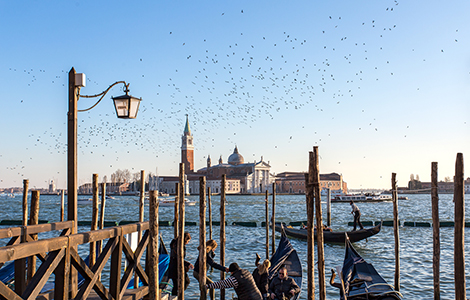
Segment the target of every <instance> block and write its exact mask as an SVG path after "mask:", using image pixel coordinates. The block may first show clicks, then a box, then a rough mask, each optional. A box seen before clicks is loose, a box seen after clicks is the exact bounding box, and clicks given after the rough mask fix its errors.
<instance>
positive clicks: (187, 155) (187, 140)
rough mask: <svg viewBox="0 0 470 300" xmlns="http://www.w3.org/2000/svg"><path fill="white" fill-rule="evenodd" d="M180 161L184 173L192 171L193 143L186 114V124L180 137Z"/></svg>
mask: <svg viewBox="0 0 470 300" xmlns="http://www.w3.org/2000/svg"><path fill="white" fill-rule="evenodd" d="M181 162H182V163H183V164H184V173H185V174H191V173H194V143H193V136H192V134H191V129H190V127H189V121H188V115H186V125H185V126H184V131H183V136H182V137H181Z"/></svg>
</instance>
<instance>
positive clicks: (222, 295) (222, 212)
mask: <svg viewBox="0 0 470 300" xmlns="http://www.w3.org/2000/svg"><path fill="white" fill-rule="evenodd" d="M226 180H227V176H226V175H225V174H223V175H222V186H221V189H220V264H221V265H222V266H225V182H226ZM224 279H225V272H223V271H220V280H224ZM220 300H225V289H221V290H220Z"/></svg>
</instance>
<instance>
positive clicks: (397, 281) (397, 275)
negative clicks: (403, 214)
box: [392, 173, 400, 291]
mask: <svg viewBox="0 0 470 300" xmlns="http://www.w3.org/2000/svg"><path fill="white" fill-rule="evenodd" d="M396 177H397V174H396V173H392V201H393V234H394V236H395V290H396V291H400V235H399V232H398V226H399V224H398V222H399V219H398V196H397V180H396Z"/></svg>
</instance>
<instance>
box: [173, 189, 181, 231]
mask: <svg viewBox="0 0 470 300" xmlns="http://www.w3.org/2000/svg"><path fill="white" fill-rule="evenodd" d="M179 194H180V185H179V183H176V184H175V217H174V219H173V230H174V238H175V239H176V238H177V237H178V236H179V227H180V226H179V224H180V217H179V213H180V212H179Z"/></svg>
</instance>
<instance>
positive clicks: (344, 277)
mask: <svg viewBox="0 0 470 300" xmlns="http://www.w3.org/2000/svg"><path fill="white" fill-rule="evenodd" d="M337 269H338V272H340V274H339V278H340V283H334V278H335V275H336V274H335V273H334V270H332V279H330V284H331V285H332V286H334V287H337V288H339V289H340V291H341V295H340V299H345V300H346V299H347V300H363V299H370V300H401V299H403V296H402V295H401V294H400V292H398V291H396V290H395V288H394V287H393V286H392V285H390V284H388V283H387V282H386V281H385V279H384V278H383V277H382V276H380V274H379V273H378V272H377V270H376V269H375V268H374V266H373V265H372V264H370V263H367V262H366V261H365V260H364V259H363V258H362V257H361V256H360V255H359V253H357V251H356V250H355V249H354V247H353V246H352V244H351V242H350V241H349V239H346V253H345V256H344V262H343V268H342V269H340V268H339V267H338V268H337Z"/></svg>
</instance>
